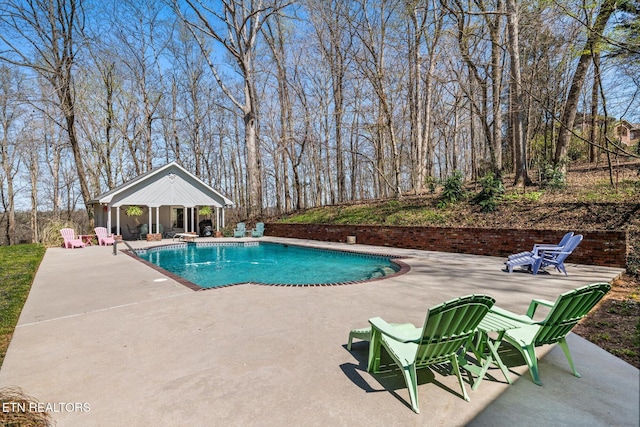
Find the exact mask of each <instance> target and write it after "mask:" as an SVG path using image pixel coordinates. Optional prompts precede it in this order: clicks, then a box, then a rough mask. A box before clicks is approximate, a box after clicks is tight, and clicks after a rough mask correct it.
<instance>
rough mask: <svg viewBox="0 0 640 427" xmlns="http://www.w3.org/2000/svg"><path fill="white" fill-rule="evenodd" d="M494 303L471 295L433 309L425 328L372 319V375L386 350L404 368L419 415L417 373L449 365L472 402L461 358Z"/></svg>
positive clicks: (412, 403)
mask: <svg viewBox="0 0 640 427" xmlns="http://www.w3.org/2000/svg"><path fill="white" fill-rule="evenodd" d="M494 302H495V300H494V299H493V298H491V297H490V296H487V295H469V296H465V297H461V298H457V299H453V300H450V301H447V302H444V303H442V304H439V305H436V306H435V307H432V308H430V309H429V311H428V312H427V317H426V319H425V321H424V326H423V327H422V328H416V327H414V326H413V325H411V324H402V325H391V324H389V323H387V322H385V321H384V320H382V319H381V318H379V317H375V318H373V319H369V323H370V324H371V335H370V338H371V343H370V344H369V363H368V368H367V369H368V371H369V372H374V373H377V372H379V371H380V349H381V348H382V347H384V348H385V349H386V350H387V352H388V353H389V355H390V356H391V358H392V359H393V360H394V362H395V363H396V364H397V365H398V366H399V367H400V369H401V371H402V375H403V377H404V380H405V382H406V384H407V388H408V389H409V397H410V399H411V408H412V409H413V410H414V411H415V412H416V413H419V412H420V410H419V408H418V384H417V375H416V369H419V368H424V367H427V366H429V365H433V364H438V363H443V362H447V361H448V362H450V363H451V365H452V367H453V371H454V373H455V374H456V376H457V377H458V382H459V383H460V387H461V388H462V394H463V397H464V400H467V401H468V400H469V396H468V395H467V391H466V389H465V387H464V382H463V381H462V376H461V375H460V367H459V366H458V356H457V354H458V351H459V350H460V349H461V348H464V347H465V346H466V344H467V342H468V340H469V338H470V337H471V335H473V334H474V333H475V331H476V327H477V326H478V323H480V321H481V320H482V318H483V317H484V316H485V315H486V314H487V313H488V311H489V309H490V308H491V307H492V306H493V304H494ZM356 336H357V335H356ZM362 336H364V335H360V336H359V337H362ZM349 338H350V340H351V338H352V336H351V335H350V337H349Z"/></svg>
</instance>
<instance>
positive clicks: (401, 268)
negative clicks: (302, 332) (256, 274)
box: [121, 242, 411, 291]
mask: <svg viewBox="0 0 640 427" xmlns="http://www.w3.org/2000/svg"><path fill="white" fill-rule="evenodd" d="M246 243H247V242H180V243H169V244H167V245H153V246H147V247H144V248H136V249H134V250H130V249H124V250H121V252H122V253H123V254H126V255H128V256H130V257H131V258H133V259H135V260H136V261H138V262H141V263H143V264H144V265H146V266H148V267H150V268H152V269H154V270H155V271H157V272H159V273H161V274H163V275H165V276H167V277H169V278H170V279H172V280H175V281H176V282H178V283H179V284H181V285H183V286H185V287H187V288H189V289H191V290H192V291H208V290H212V289H220V288H228V287H230V286H237V285H257V286H275V287H286V288H317V287H328V286H345V285H358V284H363V283H370V282H376V281H379V280H385V279H390V278H394V277H397V276H401V275H403V274H406V273H408V272H409V271H411V266H410V265H409V264H407V263H405V262H403V261H402V259H407V258H408V257H403V258H394V257H391V256H389V255H387V254H382V253H372V252H365V251H357V250H351V249H335V248H318V247H314V246H309V245H304V244H300V243H296V244H287V245H288V246H296V247H300V248H307V249H313V250H317V251H329V252H344V253H351V254H358V255H367V256H372V257H381V258H387V259H388V260H389V262H391V263H393V264H395V265H396V266H397V267H398V270H397V271H395V272H394V273H392V274H388V275H386V276H380V277H374V278H371V279H363V280H350V281H345V282H335V283H309V284H292V283H263V282H253V281H251V282H237V283H228V284H224V285H219V286H212V287H208V288H206V287H203V286H200V285H197V284H196V283H193V282H191V281H190V280H187V279H185V278H184V277H182V276H179V275H177V274H175V273H172V272H170V271H168V270H165V269H164V268H162V267H160V266H158V265H156V264H154V263H152V262H150V261H147V260H145V259H143V258H140V256H138V255H137V252H139V251H147V250H150V249H155V250H157V249H158V248H165V249H167V248H183V247H188V246H203V247H205V246H247V244H246ZM263 243H265V244H268V245H282V243H277V242H263ZM261 244H262V243H261V242H251V246H259V245H261Z"/></svg>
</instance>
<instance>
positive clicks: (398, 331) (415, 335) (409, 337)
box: [369, 317, 422, 343]
mask: <svg viewBox="0 0 640 427" xmlns="http://www.w3.org/2000/svg"><path fill="white" fill-rule="evenodd" d="M369 323H370V324H371V327H372V328H374V329H377V330H379V331H380V332H381V333H382V334H384V335H386V336H388V337H391V338H393V339H394V340H396V341H400V342H404V343H407V342H416V341H418V340H420V334H421V332H422V330H421V329H418V328H416V327H415V326H413V325H410V326H413V330H407V328H406V327H407V326H409V325H408V324H404V325H402V326H403V328H398V327H396V326H394V325H391V324H389V323H387V322H385V321H384V320H383V319H381V318H380V317H374V318H371V319H369Z"/></svg>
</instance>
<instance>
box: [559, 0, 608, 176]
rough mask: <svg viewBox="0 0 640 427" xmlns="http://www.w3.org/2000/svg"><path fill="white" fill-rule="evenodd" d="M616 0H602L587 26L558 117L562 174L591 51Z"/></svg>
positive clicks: (591, 59) (564, 172) (601, 33)
mask: <svg viewBox="0 0 640 427" xmlns="http://www.w3.org/2000/svg"><path fill="white" fill-rule="evenodd" d="M618 1H619V0H603V1H602V3H601V4H600V8H599V11H598V14H597V16H596V19H595V22H594V24H593V26H591V27H587V32H588V35H587V41H586V42H585V45H584V48H583V50H582V54H581V55H580V59H579V61H578V65H577V66H576V70H575V73H574V74H573V79H572V81H571V87H570V89H569V93H568V95H567V99H566V101H565V104H564V111H563V112H562V117H561V119H560V123H561V126H562V128H561V129H560V132H559V134H558V143H557V144H556V152H555V156H554V163H555V164H556V165H557V166H558V167H559V169H560V170H561V171H562V173H563V174H566V172H567V161H566V160H567V147H568V145H569V140H570V139H571V135H572V131H573V125H574V122H575V119H576V113H577V111H578V101H579V99H580V92H581V91H582V87H583V85H584V82H585V79H586V76H587V71H588V70H589V66H590V65H591V62H592V61H593V52H594V51H595V50H597V49H599V47H598V44H599V42H600V40H601V39H602V36H603V32H604V29H605V27H606V25H607V22H609V18H610V17H611V15H612V14H613V12H614V11H615V8H616V5H617V4H618Z"/></svg>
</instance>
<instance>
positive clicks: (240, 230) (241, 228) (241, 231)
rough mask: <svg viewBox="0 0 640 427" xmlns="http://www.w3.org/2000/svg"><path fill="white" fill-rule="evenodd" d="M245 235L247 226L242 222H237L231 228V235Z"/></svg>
mask: <svg viewBox="0 0 640 427" xmlns="http://www.w3.org/2000/svg"><path fill="white" fill-rule="evenodd" d="M246 235H247V228H246V225H245V223H244V222H239V223H238V224H237V225H236V228H234V229H233V237H244V236H246Z"/></svg>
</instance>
